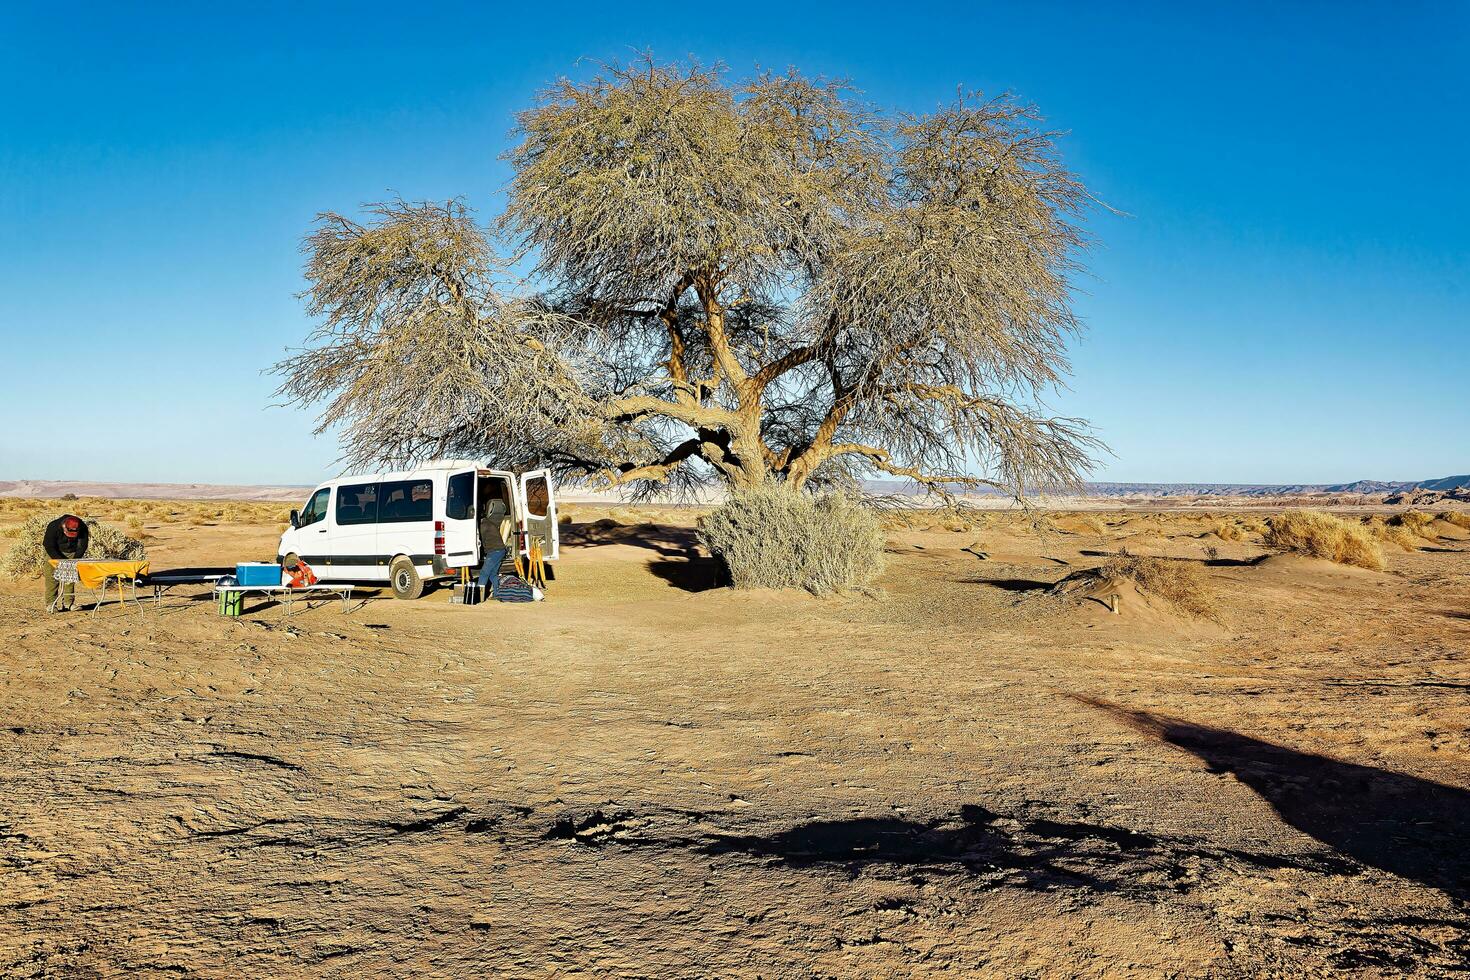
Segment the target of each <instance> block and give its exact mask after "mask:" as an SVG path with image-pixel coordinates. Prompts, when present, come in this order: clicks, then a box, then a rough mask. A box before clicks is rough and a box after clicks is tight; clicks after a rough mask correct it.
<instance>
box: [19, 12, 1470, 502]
mask: <svg viewBox="0 0 1470 980" xmlns="http://www.w3.org/2000/svg"><path fill="white" fill-rule="evenodd" d="M622 6H623V5H620V4H606V3H599V4H595V5H588V6H585V7H581V6H578V5H576V4H570V5H568V4H541V5H538V4H521V5H516V6H513V7H507V8H504V9H492V7H491V6H490V5H486V4H465V5H462V6H457V5H440V4H436V3H432V2H424V3H417V4H408V5H404V4H373V3H368V2H362V3H343V4H340V5H331V6H327V5H316V4H282V5H280V6H272V5H266V4H245V5H230V6H228V7H227V6H225V5H216V4H190V5H186V4H178V5H176V6H173V7H169V6H166V5H164V4H161V3H158V4H139V5H124V4H105V5H95V6H93V5H85V4H83V5H80V6H75V5H56V4H43V3H40V2H35V3H29V2H22V0H15V2H10V3H6V4H3V5H0V365H3V367H0V377H3V381H4V386H5V389H6V394H7V395H8V403H9V405H10V406H11V407H10V408H9V411H8V413H7V414H8V418H7V419H6V420H5V423H4V425H3V426H0V479H15V478H35V479H99V480H132V481H141V480H150V481H197V482H241V483H276V482H290V483H309V482H313V481H315V480H317V479H318V478H319V477H321V476H323V475H324V474H325V473H327V472H328V471H330V470H332V469H333V466H332V461H333V460H334V459H335V458H336V454H337V450H336V447H335V446H334V445H333V444H332V442H331V441H330V440H314V439H313V438H312V437H311V436H310V428H311V425H310V419H309V418H308V417H306V416H304V415H301V414H299V413H296V412H294V411H290V410H285V409H279V408H269V407H268V403H269V401H270V392H271V389H272V388H273V384H272V381H271V379H270V378H269V377H267V376H264V375H263V374H262V373H261V370H262V369H263V368H265V367H267V366H268V365H270V364H271V363H273V362H274V361H275V360H277V359H278V357H279V356H280V354H281V352H282V350H283V348H285V347H286V346H287V345H291V344H295V343H298V342H299V341H300V340H301V339H302V338H303V337H304V335H305V333H306V331H307V329H308V323H307V321H306V318H305V317H304V315H303V313H302V310H301V307H300V304H299V303H298V301H297V300H296V299H295V293H297V292H298V291H299V290H300V289H301V287H302V281H301V277H300V268H301V256H300V255H299V254H298V251H297V245H298V242H299V239H300V237H301V235H302V233H303V232H304V231H305V230H306V229H307V227H308V225H309V224H310V222H311V219H312V216H313V215H314V214H315V213H316V212H317V211H320V210H325V209H334V210H343V211H350V210H352V209H353V208H355V207H356V206H357V205H358V204H359V203H360V202H363V201H368V200H377V199H381V198H383V197H384V196H385V195H388V194H392V193H397V194H401V195H403V196H404V197H406V198H412V199H420V198H439V199H443V198H447V197H451V196H455V195H464V196H465V197H467V198H468V199H469V201H470V203H471V204H472V205H474V206H476V207H477V208H479V209H480V211H481V213H482V214H484V215H489V214H493V213H495V212H496V211H497V210H498V208H499V203H500V199H501V198H500V193H501V189H502V187H503V186H504V184H505V181H506V179H507V171H506V168H505V166H504V164H503V163H502V162H501V161H500V159H499V155H500V153H501V152H502V150H503V149H504V148H505V146H506V134H507V131H508V130H509V128H510V126H511V123H512V114H513V113H514V112H515V111H516V110H517V109H518V108H520V107H522V106H524V105H526V104H527V102H528V101H529V100H530V99H531V97H532V95H533V93H534V92H535V91H536V90H537V89H538V88H540V87H542V86H544V85H545V84H546V83H548V82H549V81H551V80H552V79H553V78H554V77H556V76H557V75H558V74H563V73H571V74H577V73H578V72H583V71H586V70H587V66H586V65H585V64H582V65H579V64H578V61H579V59H582V58H597V59H616V58H622V57H627V56H629V55H630V53H631V52H632V51H633V50H634V49H639V48H645V47H646V48H651V49H652V50H653V51H654V53H655V54H656V55H657V56H659V57H662V58H676V57H682V56H684V55H686V54H693V55H696V56H698V57H699V58H700V59H702V60H705V61H714V60H723V61H724V62H726V63H728V64H729V65H730V66H732V68H734V69H736V70H737V71H744V70H747V69H749V68H751V67H752V66H754V65H757V64H759V65H764V66H770V67H777V68H779V67H784V66H786V65H788V64H793V65H796V66H798V67H800V68H801V69H802V70H804V71H806V72H808V73H823V74H829V75H842V76H847V77H849V78H851V79H852V80H853V81H854V82H855V83H856V84H857V85H858V86H860V87H861V88H862V89H863V90H864V91H865V92H866V93H867V95H868V97H869V98H870V99H872V100H873V101H875V102H877V103H879V104H881V105H884V106H888V107H893V108H902V109H910V110H923V109H925V108H928V107H932V106H933V105H935V104H936V103H938V102H940V101H943V100H946V99H948V98H949V97H951V96H952V95H953V93H954V91H955V87H956V86H957V85H960V84H964V85H967V86H972V87H977V88H980V89H983V90H985V91H987V92H1000V91H1002V90H1011V91H1014V92H1016V93H1018V94H1019V95H1021V96H1023V97H1025V98H1027V99H1030V100H1032V101H1034V102H1035V103H1037V104H1038V105H1039V106H1040V107H1041V108H1042V110H1043V111H1044V112H1045V113H1046V114H1047V115H1048V117H1049V119H1050V121H1051V122H1052V123H1053V124H1054V125H1055V126H1057V127H1059V128H1062V129H1066V130H1069V131H1070V133H1071V135H1070V137H1069V138H1068V139H1067V141H1066V144H1065V152H1066V156H1067V159H1068V161H1069V162H1070V164H1071V165H1072V166H1073V167H1074V168H1075V169H1076V170H1078V171H1079V172H1080V173H1081V174H1082V175H1083V176H1084V178H1085V179H1086V180H1087V182H1088V183H1089V184H1090V186H1091V187H1092V188H1093V189H1094V190H1095V191H1096V193H1098V194H1099V195H1100V196H1101V197H1103V198H1104V199H1105V200H1107V201H1108V202H1109V203H1110V204H1112V205H1113V206H1115V207H1117V208H1119V209H1121V210H1122V211H1125V212H1127V214H1128V216H1127V217H1119V216H1111V215H1100V216H1098V217H1097V218H1096V220H1094V221H1093V222H1092V226H1091V230H1092V232H1093V233H1094V234H1095V236H1096V237H1097V238H1098V239H1100V241H1101V243H1102V246H1101V247H1100V248H1099V249H1098V250H1097V251H1096V252H1095V253H1093V254H1092V256H1091V258H1090V264H1091V268H1092V270H1093V273H1094V276H1093V278H1092V279H1091V280H1090V281H1088V282H1086V283H1085V284H1084V285H1085V289H1086V293H1085V295H1081V296H1079V298H1078V308H1079V311H1080V312H1081V313H1082V315H1083V316H1084V317H1085V318H1086V320H1087V322H1088V324H1089V333H1088V335H1087V337H1086V339H1085V340H1083V341H1081V342H1079V343H1078V344H1077V345H1076V347H1075V349H1074V352H1073V353H1074V362H1075V364H1074V366H1075V372H1074V377H1073V383H1072V387H1071V390H1070V391H1069V392H1066V393H1064V394H1062V395H1061V396H1059V397H1058V398H1056V399H1055V400H1054V406H1055V407H1056V408H1058V409H1059V410H1062V411H1065V412H1067V413H1070V414H1077V415H1082V416H1085V417H1087V418H1089V419H1091V420H1092V421H1093V423H1094V425H1095V427H1096V429H1097V431H1098V433H1099V434H1100V435H1101V436H1102V437H1103V438H1104V439H1105V440H1106V441H1107V442H1108V443H1109V444H1110V445H1111V447H1112V449H1113V451H1114V453H1115V457H1114V458H1111V459H1106V460H1104V461H1103V465H1102V466H1101V467H1100V469H1099V471H1098V473H1097V477H1098V478H1101V479H1115V480H1141V481H1209V482H1237V481H1239V482H1335V481H1342V480H1350V479H1355V478H1359V477H1374V478H1396V479H1422V478H1427V477H1436V476H1443V475H1448V474H1450V473H1464V472H1466V471H1470V231H1467V219H1470V135H1467V134H1470V122H1467V118H1470V117H1467V106H1470V4H1466V3H1462V2H1444V3H1432V4H1414V3H1403V4H1399V3H1377V4H1353V3H1289V4H1280V3H1263V4H1258V5H1256V4H1245V3H1236V4H1216V5H1204V4H1180V3H1160V4H1157V5H1148V4H1095V3H1078V4H1056V5H1041V4H1030V3H1027V4H1019V3H1013V4H1004V5H1001V4H994V5H990V4H983V3H970V4H964V5H962V6H961V5H955V6H954V9H949V8H948V7H945V6H938V5H935V6H929V5H926V4H923V3H908V4H900V5H891V4H884V5H876V6H872V7H865V6H863V5H862V4H855V3H842V4H833V5H830V6H823V7H809V8H807V7H803V6H802V5H800V4H794V3H781V4H771V5H768V6H763V5H760V4H754V5H752V4H741V5H739V6H738V8H737V7H728V6H727V7H720V6H718V5H716V6H712V7H711V6H703V7H701V6H699V5H690V4H683V3H680V4H670V5H667V6H653V5H647V6H638V7H632V6H630V7H629V8H628V10H627V11H626V12H624V11H621V10H619V9H618V8H620V7H622ZM298 7H299V8H301V9H296V8H298ZM63 353H66V354H67V355H69V356H70V357H71V358H73V360H72V362H71V363H70V364H68V363H66V362H65V361H64V360H63V359H62V354H63Z"/></svg>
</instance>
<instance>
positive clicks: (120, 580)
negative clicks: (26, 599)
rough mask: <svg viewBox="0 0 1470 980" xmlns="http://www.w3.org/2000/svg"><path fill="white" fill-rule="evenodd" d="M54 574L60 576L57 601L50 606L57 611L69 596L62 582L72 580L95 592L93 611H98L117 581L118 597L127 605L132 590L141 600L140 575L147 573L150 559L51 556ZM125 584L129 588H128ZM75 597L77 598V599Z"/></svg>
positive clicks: (94, 612)
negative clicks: (108, 590)
mask: <svg viewBox="0 0 1470 980" xmlns="http://www.w3.org/2000/svg"><path fill="white" fill-rule="evenodd" d="M50 562H51V574H52V576H53V577H54V578H55V579H56V601H55V602H53V603H52V604H51V606H50V607H49V608H48V609H47V610H46V611H47V612H55V611H56V608H57V606H59V605H60V604H61V603H62V601H63V600H64V599H65V595H66V594H65V592H63V591H62V586H64V585H67V584H71V585H73V586H75V587H76V591H81V590H83V589H85V590H87V591H88V592H90V593H92V615H94V616H95V615H97V610H98V609H101V608H102V602H103V600H104V599H106V598H107V587H108V586H109V585H113V584H116V585H117V601H118V602H119V603H120V604H123V605H126V604H127V601H128V598H129V593H130V594H131V598H132V600H133V604H134V605H137V602H138V579H139V578H140V577H141V576H143V575H145V574H147V572H148V562H147V561H146V560H142V561H132V560H125V559H113V558H76V559H70V558H63V559H60V560H58V559H55V558H52V559H50ZM124 586H126V587H127V589H128V592H126V593H125V592H124V591H123V588H124ZM73 601H76V600H75V599H73Z"/></svg>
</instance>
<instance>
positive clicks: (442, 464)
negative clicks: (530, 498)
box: [317, 459, 517, 489]
mask: <svg viewBox="0 0 1470 980" xmlns="http://www.w3.org/2000/svg"><path fill="white" fill-rule="evenodd" d="M471 466H473V467H474V468H475V469H479V470H494V471H495V472H497V473H512V474H513V473H515V472H517V471H515V470H507V469H501V468H500V467H498V466H494V465H492V464H490V463H486V462H485V461H483V460H478V459H434V460H430V461H429V462H427V463H424V464H422V465H420V466H415V467H413V468H412V469H407V470H392V471H389V472H383V473H350V474H344V475H342V476H334V477H332V478H331V479H330V480H323V481H322V482H321V483H318V484H317V489H321V488H322V487H335V486H340V485H341V484H343V483H370V482H377V481H383V480H411V479H413V478H414V477H416V476H428V475H430V474H432V473H441V472H443V471H444V470H461V469H466V468H468V467H471Z"/></svg>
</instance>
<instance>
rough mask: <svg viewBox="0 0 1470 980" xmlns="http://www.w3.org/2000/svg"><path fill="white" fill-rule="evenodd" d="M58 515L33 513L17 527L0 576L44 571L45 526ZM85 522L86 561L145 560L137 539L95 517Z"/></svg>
mask: <svg viewBox="0 0 1470 980" xmlns="http://www.w3.org/2000/svg"><path fill="white" fill-rule="evenodd" d="M60 516H61V512H60V511H48V512H43V513H40V514H34V515H32V516H31V517H29V518H27V519H26V522H25V523H24V524H22V525H21V526H20V531H19V533H18V534H17V535H16V542H15V543H14V544H13V545H11V546H10V550H9V551H7V552H5V557H4V558H0V573H4V574H6V575H9V576H11V577H13V578H18V577H20V576H25V575H39V574H41V573H42V572H43V571H45V570H46V567H47V564H46V546H45V537H46V525H47V524H50V523H51V522H52V521H54V520H56V518H58V517H60ZM86 522H87V554H86V556H85V557H87V558H127V559H137V558H144V557H146V553H145V549H144V547H143V542H141V541H139V540H137V539H136V538H130V537H128V536H127V535H126V534H124V533H123V532H122V531H120V530H118V529H117V528H115V527H113V526H112V525H110V524H103V523H101V522H100V521H98V520H96V519H94V518H90V517H89V518H86Z"/></svg>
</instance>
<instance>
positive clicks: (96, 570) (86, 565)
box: [51, 558, 148, 589]
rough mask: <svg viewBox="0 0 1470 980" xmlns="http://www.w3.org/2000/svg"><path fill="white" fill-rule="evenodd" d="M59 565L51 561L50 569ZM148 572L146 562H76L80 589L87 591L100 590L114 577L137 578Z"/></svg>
mask: <svg viewBox="0 0 1470 980" xmlns="http://www.w3.org/2000/svg"><path fill="white" fill-rule="evenodd" d="M58 564H59V563H58V562H57V561H56V559H54V558H53V559H51V567H52V568H55V567H56V566H57V565H58ZM146 571H148V562H147V560H146V559H145V560H142V561H120V560H117V561H115V560H113V559H110V558H98V559H83V560H81V561H79V562H77V578H78V580H80V581H81V584H82V587H83V588H87V589H100V588H102V583H103V582H105V581H107V580H108V579H109V578H111V577H112V576H114V575H121V576H123V577H125V578H137V577H138V576H139V575H142V574H143V573H144V572H146Z"/></svg>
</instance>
